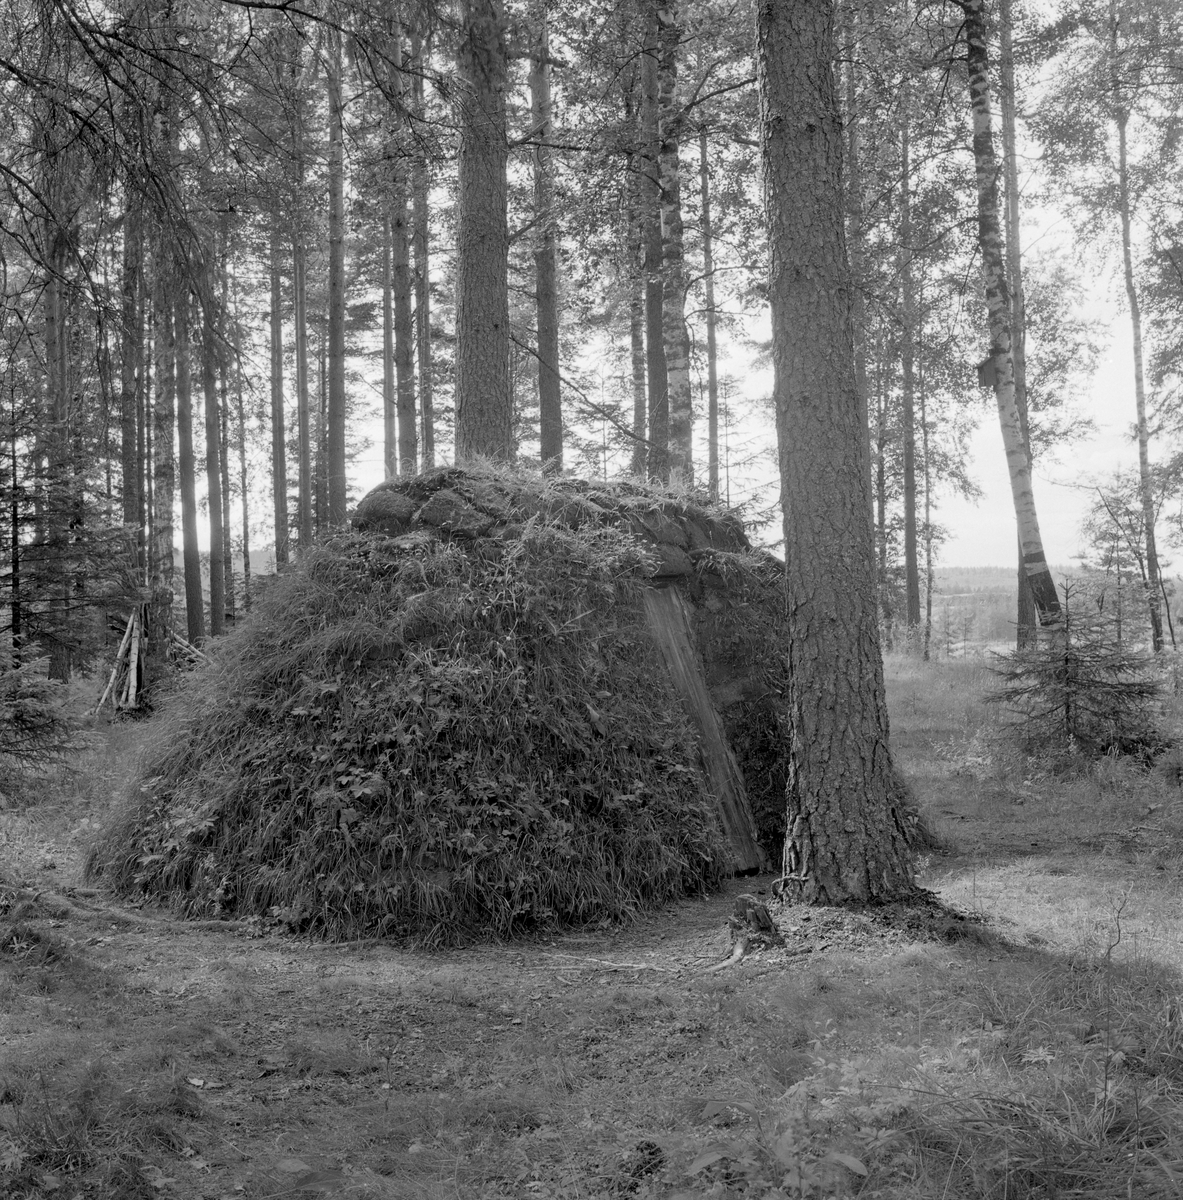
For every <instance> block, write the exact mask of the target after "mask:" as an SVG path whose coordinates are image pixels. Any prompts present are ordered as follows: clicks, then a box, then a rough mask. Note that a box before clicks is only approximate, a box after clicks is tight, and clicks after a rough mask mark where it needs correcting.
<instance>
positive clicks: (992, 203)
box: [961, 0, 1060, 625]
mask: <svg viewBox="0 0 1183 1200" xmlns="http://www.w3.org/2000/svg"><path fill="white" fill-rule="evenodd" d="M983 4H984V0H963V2H962V4H961V8H962V11H963V12H964V14H965V26H964V28H965V40H966V50H967V59H968V64H969V99H970V108H971V111H972V114H973V152H974V168H975V173H976V176H977V188H978V247H979V250H980V253H981V257H982V281H983V283H984V285H985V291H986V312H987V315H988V318H989V326H990V358H991V363H992V366H993V368H994V395H995V398H996V399H997V401H998V420H999V424H1000V425H1001V427H1002V442H1003V446H1004V447H1005V449H1006V464H1007V469H1008V471H1009V473H1010V485H1011V495H1012V497H1013V499H1014V506H1015V518H1016V521H1017V523H1018V529H1019V545H1020V547H1021V549H1022V554H1023V569H1024V570H1025V571H1026V573H1027V579H1028V580H1029V582H1030V584H1031V594H1032V596H1033V598H1034V600H1035V608H1036V611H1037V612H1038V613H1039V622H1040V624H1041V625H1055V624H1058V623H1059V621H1060V598H1059V596H1058V594H1057V593H1056V585H1055V581H1054V580H1053V579H1052V575H1051V571H1050V570H1049V569H1048V565H1047V558H1046V557H1045V555H1044V552H1043V538H1042V536H1041V535H1040V532H1039V518H1038V516H1037V515H1036V510H1035V492H1034V489H1033V488H1032V485H1031V460H1030V457H1029V456H1028V454H1027V448H1026V446H1024V445H1023V431H1022V427H1021V426H1020V424H1019V413H1018V409H1017V407H1016V405H1015V365H1014V353H1013V345H1012V340H1011V314H1010V296H1009V293H1008V290H1007V284H1006V264H1005V261H1004V259H1003V252H1002V228H1001V224H1000V222H999V218H998V174H999V172H998V163H997V160H996V158H995V154H994V123H993V116H992V113H991V108H990V74H989V57H988V53H987V43H986V24H985V14H984V9H983Z"/></svg>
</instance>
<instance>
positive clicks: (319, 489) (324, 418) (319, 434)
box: [316, 339, 329, 529]
mask: <svg viewBox="0 0 1183 1200" xmlns="http://www.w3.org/2000/svg"><path fill="white" fill-rule="evenodd" d="M328 431H329V357H328V347H327V346H326V344H325V342H324V341H323V339H322V341H321V345H320V395H319V403H318V406H317V418H316V523H317V526H318V528H322V529H323V528H324V526H325V525H327V524H328V519H329V464H328V458H329V452H328Z"/></svg>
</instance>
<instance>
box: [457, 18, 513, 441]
mask: <svg viewBox="0 0 1183 1200" xmlns="http://www.w3.org/2000/svg"><path fill="white" fill-rule="evenodd" d="M459 67H460V89H461V90H460V102H459V103H460V151H459V156H458V160H457V176H458V194H457V208H456V459H457V461H458V462H460V461H463V460H465V459H469V458H472V457H473V456H475V455H487V456H489V457H490V458H495V459H501V460H502V461H505V462H510V461H512V460H513V458H514V453H515V445H514V436H513V396H512V393H511V391H510V381H509V290H508V260H509V226H508V223H507V218H506V200H507V184H506V162H507V158H508V143H507V141H506V132H505V120H506V118H505V91H506V86H507V75H508V70H507V62H506V51H505V14H504V12H503V9H502V5H501V0H464V20H463V35H462V37H461V41H460V47H459Z"/></svg>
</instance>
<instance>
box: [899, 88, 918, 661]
mask: <svg viewBox="0 0 1183 1200" xmlns="http://www.w3.org/2000/svg"><path fill="white" fill-rule="evenodd" d="M900 120H901V129H900V163H901V170H900V175H901V181H900V292H901V299H902V305H901V307H902V311H901V313H900V326H901V328H900V360H901V372H902V376H903V387H902V389H901V390H902V402H903V403H902V406H903V413H902V416H903V430H902V434H903V442H904V447H903V449H904V603H905V619H906V621H907V626H908V642H909V649H911V647H912V643H913V642H914V641H915V639H916V637H917V635H918V633H919V631H920V561H919V556H918V554H917V541H916V340H915V339H916V284H915V281H914V279H913V274H912V259H913V249H912V163H911V144H910V140H909V131H908V122H909V121H910V120H911V113H910V111H909V109H908V105H907V103H906V101H905V102H904V103H902V104H901V110H900Z"/></svg>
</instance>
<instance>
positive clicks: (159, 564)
mask: <svg viewBox="0 0 1183 1200" xmlns="http://www.w3.org/2000/svg"><path fill="white" fill-rule="evenodd" d="M154 265H155V269H156V282H155V295H154V307H155V316H154V321H155V330H156V344H155V351H156V364H155V370H154V372H153V374H154V378H155V385H156V403H155V404H154V405H153V406H152V540H151V550H152V555H151V577H152V619H151V621H150V624H149V653H150V654H151V656H152V657H153V658H155V659H158V660H162V659H163V658H164V656H165V653H166V651H167V649H168V630H169V626H170V624H171V622H172V604H173V592H172V588H173V501H174V492H175V489H176V457H175V453H174V449H173V436H174V429H175V427H176V423H177V417H176V386H177V376H176V343H175V341H174V338H173V302H172V295H171V292H172V288H173V286H174V285H173V280H172V279H171V267H170V264H169V263H168V260H167V257H166V256H165V255H163V254H158V255H157V260H156V262H155V264H154Z"/></svg>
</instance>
